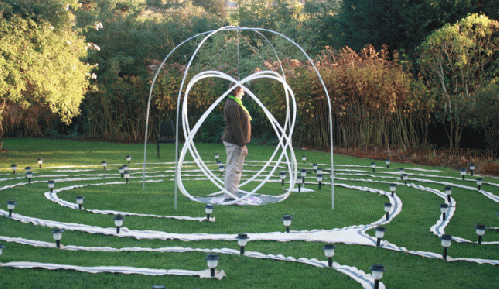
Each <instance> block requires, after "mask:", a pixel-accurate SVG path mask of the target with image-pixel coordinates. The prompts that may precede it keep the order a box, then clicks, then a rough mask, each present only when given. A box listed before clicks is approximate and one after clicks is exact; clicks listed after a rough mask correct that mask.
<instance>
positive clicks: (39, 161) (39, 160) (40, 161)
mask: <svg viewBox="0 0 499 289" xmlns="http://www.w3.org/2000/svg"><path fill="white" fill-rule="evenodd" d="M42 164H43V159H38V165H39V166H40V169H41V168H42Z"/></svg>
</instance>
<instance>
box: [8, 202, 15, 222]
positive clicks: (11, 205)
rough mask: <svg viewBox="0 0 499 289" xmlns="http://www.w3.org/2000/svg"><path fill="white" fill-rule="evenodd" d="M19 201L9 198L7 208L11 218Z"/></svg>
mask: <svg viewBox="0 0 499 289" xmlns="http://www.w3.org/2000/svg"><path fill="white" fill-rule="evenodd" d="M16 205H17V202H16V201H13V200H8V201H7V209H9V218H10V217H12V211H13V210H14V208H15V207H16Z"/></svg>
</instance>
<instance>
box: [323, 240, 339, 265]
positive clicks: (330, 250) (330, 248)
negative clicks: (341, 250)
mask: <svg viewBox="0 0 499 289" xmlns="http://www.w3.org/2000/svg"><path fill="white" fill-rule="evenodd" d="M335 248H336V247H334V244H329V243H328V244H325V245H324V247H323V248H322V249H323V250H324V255H326V257H327V266H328V267H329V268H333V256H334V249H335Z"/></svg>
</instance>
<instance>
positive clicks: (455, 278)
mask: <svg viewBox="0 0 499 289" xmlns="http://www.w3.org/2000/svg"><path fill="white" fill-rule="evenodd" d="M196 146H197V149H198V150H199V152H200V154H201V156H202V158H203V160H209V161H213V160H214V159H213V154H215V153H217V152H218V153H219V154H220V156H221V161H225V158H224V148H223V146H222V145H211V144H196ZM4 148H5V149H6V150H7V152H6V153H3V154H1V155H0V157H1V163H0V179H5V180H3V181H2V182H0V187H4V186H6V185H13V184H18V183H19V182H21V181H25V180H24V179H23V178H21V179H13V178H12V175H11V171H10V165H11V164H13V163H16V164H17V165H18V167H19V172H18V175H17V176H18V177H22V174H21V173H22V172H23V171H24V167H26V166H31V167H32V168H33V169H34V172H35V179H34V180H35V181H38V180H41V181H43V182H39V183H37V182H35V183H33V184H30V185H23V186H16V187H14V188H11V189H5V190H2V191H0V204H5V203H6V202H7V200H9V199H15V200H16V201H17V202H18V205H17V206H16V208H15V212H16V213H19V214H22V215H28V216H33V217H37V218H41V219H50V220H56V221H60V222H75V223H83V224H88V225H93V226H100V227H113V226H114V221H113V220H112V216H111V215H99V214H90V213H88V212H86V211H78V210H72V209H69V208H66V207H61V206H59V205H58V204H56V203H53V202H50V201H47V200H46V198H45V197H44V196H43V192H45V191H47V186H46V183H45V181H47V180H49V179H53V178H54V177H53V176H54V175H61V174H65V175H68V176H75V175H77V174H78V175H79V174H85V173H54V172H53V171H54V169H53V168H50V167H59V166H83V165H95V166H96V167H95V168H97V169H98V172H100V170H102V173H106V174H110V175H109V179H105V180H92V181H72V182H65V183H64V184H62V183H56V188H60V187H61V186H63V185H64V186H70V185H76V184H96V183H103V182H107V181H122V179H121V178H120V177H119V176H118V174H117V167H118V165H120V164H124V163H125V160H124V158H125V156H126V155H129V154H130V155H132V157H133V159H132V165H131V167H132V168H137V169H138V168H141V165H140V164H137V163H138V162H141V161H143V150H144V147H143V145H125V144H115V143H105V142H76V141H62V140H45V139H44V140H42V139H6V140H5V143H4ZM248 150H249V152H250V154H249V156H248V158H247V160H267V159H268V158H269V157H270V155H271V153H272V152H273V150H274V148H273V147H267V146H250V145H249V146H248ZM173 151H174V147H173V146H172V145H163V146H162V156H163V157H164V158H162V159H161V161H163V162H164V161H173V159H174V155H173V154H172V152H173ZM295 153H296V155H297V159H298V160H299V161H298V162H299V167H301V164H300V163H301V155H306V156H307V163H310V164H311V163H329V160H330V157H329V155H328V154H326V153H323V152H314V151H302V150H296V151H295ZM38 158H43V159H44V165H43V168H42V169H39V168H38V165H37V164H36V160H37V159H38ZM189 158H190V157H189ZM189 158H187V159H189ZM103 160H106V161H107V162H108V163H109V164H110V170H108V171H105V172H104V170H103V169H102V168H101V167H100V163H101V162H102V161H103ZM147 160H148V162H159V161H158V159H157V158H156V147H155V145H150V146H149V147H148V150H147ZM334 161H335V164H336V165H365V166H368V165H369V164H370V163H371V162H372V161H373V160H372V159H361V158H354V157H350V156H342V155H335V159H334ZM377 164H378V166H380V167H381V166H383V165H384V162H380V161H378V162H377ZM401 167H405V168H409V167H422V168H428V169H438V170H440V171H441V173H439V175H442V176H454V177H456V178H459V173H457V172H456V171H455V170H452V169H447V168H435V167H431V168H430V167H424V166H417V165H411V164H406V163H404V164H402V163H394V162H392V164H391V165H390V169H389V170H388V169H377V170H376V174H375V175H386V174H383V173H384V172H387V171H397V170H398V168H401ZM166 168H167V166H166V165H163V164H158V165H148V172H149V173H152V171H157V172H158V173H162V174H165V173H164V171H165V169H166ZM338 169H342V168H341V167H338ZM363 170H364V171H366V174H371V173H370V169H369V168H363ZM95 173H96V172H90V173H88V174H91V175H95ZM134 176H135V175H134ZM338 177H341V175H338ZM348 177H349V178H352V179H354V178H361V177H362V178H367V176H351V175H350V176H348ZM140 180H141V179H140V178H133V179H132V182H131V183H130V184H128V185H127V184H124V183H123V184H119V185H106V186H87V187H84V188H79V189H73V190H68V191H63V192H60V193H59V194H58V195H59V197H60V198H62V199H65V200H68V201H73V200H74V198H75V196H77V195H84V196H85V202H84V206H85V208H87V209H110V210H119V211H127V212H135V213H144V214H155V215H187V216H203V215H204V204H202V203H194V202H191V201H189V200H188V199H187V198H185V197H183V196H182V195H180V196H179V198H178V209H177V210H174V208H173V188H174V184H173V182H172V181H170V178H169V177H168V178H163V180H164V182H161V183H150V184H146V189H145V190H142V184H141V183H139V181H140ZM374 180H380V179H376V178H374ZM433 180H435V181H446V182H453V183H456V184H466V185H469V186H473V184H471V183H469V182H466V181H461V180H457V179H456V180H450V179H443V178H433ZM484 180H485V181H486V182H498V181H497V180H496V179H493V178H488V177H486V178H484ZM336 182H338V183H340V182H341V183H345V184H350V185H357V186H368V187H371V188H377V189H382V190H386V191H388V185H387V184H383V183H376V182H372V183H366V182H360V181H341V180H337V181H336ZM418 184H419V183H418ZM421 184H422V185H424V186H426V187H432V188H436V189H439V190H443V187H444V186H443V185H440V184H432V183H421ZM185 185H186V188H188V190H189V191H190V192H193V194H198V195H204V194H207V193H211V192H214V191H215V187H214V186H213V185H211V183H208V184H207V182H204V181H185ZM309 186H312V187H313V185H307V187H309ZM484 189H486V190H488V191H490V192H492V193H494V194H495V195H498V188H497V187H492V186H490V185H488V186H486V187H485V186H484ZM260 192H263V193H268V194H273V195H276V194H280V193H281V192H282V188H281V185H280V184H279V183H267V184H266V185H265V186H264V187H263V188H262V189H261V191H260ZM330 192H331V190H330V186H323V188H322V190H321V191H319V190H316V191H315V192H313V193H304V194H298V193H294V194H291V196H290V197H289V198H288V199H287V200H286V201H284V202H282V203H276V204H268V205H265V206H258V207H250V206H216V207H215V210H214V213H213V215H214V216H215V217H216V222H215V223H206V222H193V221H176V220H171V219H164V218H155V217H135V216H127V217H126V220H125V223H124V226H126V227H128V228H129V229H136V230H158V231H165V232H171V233H241V232H247V233H256V232H277V231H279V232H282V231H283V230H284V228H283V226H282V222H281V221H280V218H281V217H282V216H283V215H284V214H290V215H292V216H293V222H292V225H291V226H292V228H291V229H292V230H312V229H333V228H341V227H346V226H352V225H359V224H369V223H371V222H374V221H376V220H378V219H380V218H381V217H382V216H383V215H384V210H383V206H382V205H383V203H385V202H387V201H388V198H387V197H384V196H379V195H377V194H373V193H368V192H362V191H358V190H350V189H346V188H344V187H341V186H337V187H336V188H335V201H336V202H335V210H331V204H330V201H331V200H330ZM396 193H397V195H398V196H399V197H400V199H401V200H402V202H403V208H402V212H401V213H400V214H399V215H398V216H397V217H396V218H395V219H393V220H392V221H391V222H390V223H389V224H387V225H386V226H385V227H386V228H387V232H386V234H385V238H384V239H386V240H389V241H390V242H391V243H394V244H396V245H398V246H401V247H406V248H407V249H408V250H421V251H431V252H436V253H439V254H441V253H442V251H443V250H442V247H441V245H440V240H439V239H438V237H437V236H435V235H433V234H432V233H431V232H430V227H431V226H433V225H434V224H435V223H436V221H437V220H438V218H439V217H440V213H439V209H438V206H439V205H440V204H441V203H442V202H443V200H442V199H441V198H439V197H437V196H436V195H434V194H432V193H429V192H424V191H420V190H415V189H413V188H410V187H406V186H398V188H397V191H396ZM452 196H453V198H454V199H455V200H456V202H457V209H456V213H455V215H454V217H453V218H452V220H451V222H450V224H449V225H448V226H447V228H446V233H449V234H451V235H454V236H459V237H462V238H465V239H469V240H473V241H475V240H476V233H475V231H474V225H475V224H476V223H478V222H482V223H485V224H486V225H487V226H492V227H499V221H498V220H497V217H496V216H495V213H496V212H499V204H498V203H495V202H493V201H491V200H489V199H488V198H486V197H485V196H483V195H482V194H480V193H478V192H477V191H472V190H465V189H459V188H453V190H452ZM2 206H5V205H2ZM3 209H4V210H5V209H6V208H5V207H4V208H3ZM50 231H51V229H50V228H46V227H42V226H34V225H32V224H24V223H21V222H17V221H14V220H11V219H8V218H5V217H0V236H8V237H22V238H26V239H33V240H42V241H47V242H53V239H52V235H51V233H50ZM368 233H369V234H371V235H372V236H373V235H374V232H372V231H368ZM483 240H484V241H499V232H492V231H488V232H487V233H486V234H485V236H484V239H483ZM61 242H62V244H63V245H78V246H87V247H101V246H102V247H114V248H125V247H150V248H159V247H173V246H179V247H192V248H208V249H213V248H224V247H227V248H233V249H238V246H237V243H236V242H235V241H233V242H231V241H191V242H184V241H180V240H157V239H153V240H148V239H142V240H137V239H134V238H118V237H114V236H105V235H100V234H88V233H84V232H79V231H66V232H64V234H63V238H62V241H61ZM2 243H4V245H5V246H6V248H5V249H4V253H3V254H2V255H0V262H1V263H7V262H10V261H34V262H42V263H58V264H72V265H79V266H89V267H91V266H132V267H144V268H158V269H186V270H204V269H205V268H206V262H205V261H204V257H205V256H206V254H205V253H202V252H189V253H159V252H83V251H78V252H70V251H65V250H58V249H56V248H37V247H32V246H27V245H20V244H16V243H6V242H2ZM322 246H323V243H319V242H303V241H292V242H274V241H250V242H249V243H248V245H247V248H246V250H247V251H258V252H261V253H265V254H283V255H284V256H292V257H294V258H308V259H311V258H317V259H318V260H326V258H325V257H324V254H323V251H322ZM449 255H450V256H452V257H466V258H483V259H494V260H498V259H499V245H482V246H479V245H477V244H459V243H455V242H453V244H452V246H451V247H450V248H449ZM333 259H334V261H336V262H338V263H339V264H342V265H349V266H353V267H357V268H358V269H360V270H363V271H365V272H370V271H369V268H370V266H371V265H372V264H375V263H382V264H384V265H385V267H386V268H387V272H386V273H385V275H384V277H383V279H382V280H381V281H382V282H383V283H384V284H385V285H386V286H387V288H428V287H431V288H493V287H496V286H497V284H499V277H498V275H497V267H495V266H492V265H479V264H476V263H471V262H447V263H445V262H443V260H441V259H428V258H423V257H419V256H414V255H409V254H404V253H400V252H393V251H389V250H385V249H382V248H375V247H369V246H360V245H345V244H336V250H335V255H334V258H333ZM218 268H219V269H223V270H224V271H225V272H226V273H227V277H226V278H224V279H223V280H222V281H220V280H210V279H200V278H198V277H187V276H159V277H158V276H142V275H124V274H110V273H98V274H88V273H81V272H76V271H67V270H58V271H49V270H43V269H11V268H0V274H1V275H2V276H4V277H3V278H1V279H0V288H17V287H21V288H24V287H27V288H151V287H152V285H155V284H164V285H167V287H169V288H212V287H223V288H281V287H290V288H313V287H319V288H361V285H360V284H358V283H356V282H355V281H354V280H352V279H350V278H349V277H347V276H346V275H344V274H342V273H340V272H338V271H336V270H328V269H325V268H316V267H313V266H310V265H305V264H300V263H296V262H282V261H273V260H267V259H253V258H247V257H241V256H238V255H222V256H221V260H220V262H219V267H218Z"/></svg>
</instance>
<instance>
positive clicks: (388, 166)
mask: <svg viewBox="0 0 499 289" xmlns="http://www.w3.org/2000/svg"><path fill="white" fill-rule="evenodd" d="M385 164H386V168H387V169H389V168H390V160H389V159H386V160H385Z"/></svg>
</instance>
